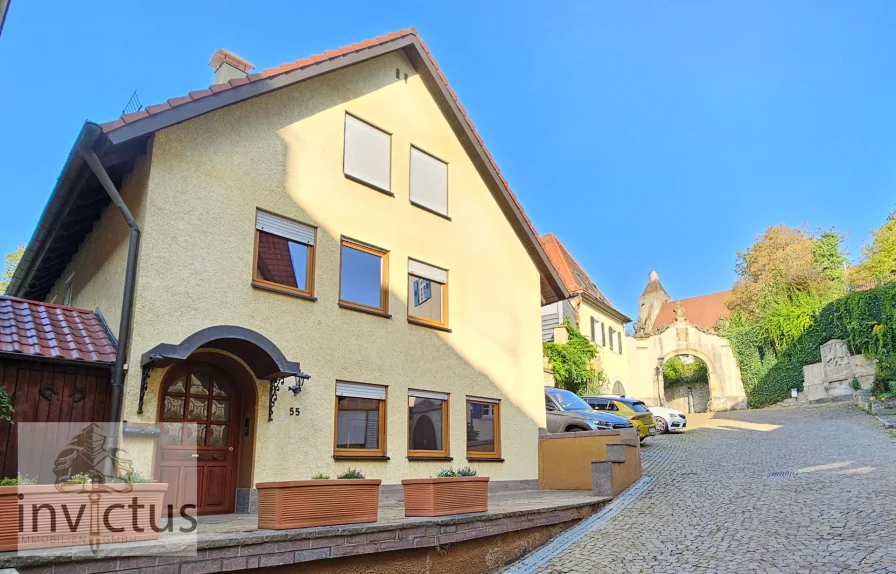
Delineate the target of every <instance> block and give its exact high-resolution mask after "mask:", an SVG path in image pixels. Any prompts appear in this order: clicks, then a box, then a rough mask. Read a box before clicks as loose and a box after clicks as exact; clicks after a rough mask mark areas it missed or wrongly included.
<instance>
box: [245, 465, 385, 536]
mask: <svg viewBox="0 0 896 574" xmlns="http://www.w3.org/2000/svg"><path fill="white" fill-rule="evenodd" d="M380 482H382V481H380V480H374V479H367V478H350V479H343V480H338V479H337V480H291V481H286V482H259V483H258V484H256V485H255V488H257V489H258V527H259V528H270V529H273V530H283V529H286V528H306V527H309V526H332V525H335V524H358V523H361V522H376V520H377V515H378V512H379V498H380Z"/></svg>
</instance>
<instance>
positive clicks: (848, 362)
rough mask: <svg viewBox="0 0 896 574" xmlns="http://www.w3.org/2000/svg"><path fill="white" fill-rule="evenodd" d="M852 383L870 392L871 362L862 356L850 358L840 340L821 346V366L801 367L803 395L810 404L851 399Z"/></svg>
mask: <svg viewBox="0 0 896 574" xmlns="http://www.w3.org/2000/svg"><path fill="white" fill-rule="evenodd" d="M853 379H856V380H858V381H859V385H860V386H861V388H863V389H870V388H871V384H872V383H873V381H874V362H873V361H871V360H870V359H868V358H867V357H865V356H864V355H851V354H850V352H849V346H848V345H847V344H846V341H844V340H842V339H831V340H830V341H828V342H827V343H825V344H824V345H822V346H821V362H820V363H815V364H812V365H806V366H804V367H803V391H804V392H805V394H806V396H807V398H808V399H809V401H810V402H819V401H827V400H844V399H849V398H851V397H852V394H853V388H852V384H853V383H852V381H853Z"/></svg>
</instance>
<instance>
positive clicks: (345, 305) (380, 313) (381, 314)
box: [339, 301, 392, 319]
mask: <svg viewBox="0 0 896 574" xmlns="http://www.w3.org/2000/svg"><path fill="white" fill-rule="evenodd" d="M339 306H340V307H341V308H343V309H348V310H349V311H358V312H359V313H367V314H368V315H374V316H376V317H383V318H384V319H391V318H392V314H391V313H386V312H385V311H379V310H376V309H368V308H366V307H360V306H358V305H352V304H351V303H345V302H343V301H340V302H339Z"/></svg>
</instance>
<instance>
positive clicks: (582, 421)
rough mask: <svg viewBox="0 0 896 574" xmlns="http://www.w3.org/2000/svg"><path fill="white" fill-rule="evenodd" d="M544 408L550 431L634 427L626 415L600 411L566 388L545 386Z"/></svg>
mask: <svg viewBox="0 0 896 574" xmlns="http://www.w3.org/2000/svg"><path fill="white" fill-rule="evenodd" d="M544 408H545V411H546V414H547V423H548V432H549V433H561V432H577V431H588V430H610V429H624V428H632V423H630V422H629V421H628V419H626V418H625V417H620V416H617V415H614V414H611V413H599V412H597V411H595V410H594V409H592V408H591V407H590V406H588V403H586V402H585V401H583V400H582V399H580V398H579V397H578V396H577V395H576V394H575V393H573V392H571V391H566V390H564V389H556V388H554V387H545V389H544Z"/></svg>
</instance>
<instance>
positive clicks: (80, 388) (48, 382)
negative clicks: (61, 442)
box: [0, 358, 110, 477]
mask: <svg viewBox="0 0 896 574" xmlns="http://www.w3.org/2000/svg"><path fill="white" fill-rule="evenodd" d="M109 375H110V370H109V368H108V367H101V368H91V367H81V366H75V365H67V364H62V363H56V364H54V363H41V362H33V361H20V360H9V359H3V358H0V386H2V387H3V388H4V389H6V391H7V392H8V393H9V396H10V401H11V402H12V404H13V405H14V406H15V415H14V417H13V419H14V420H15V422H17V423H19V422H102V421H106V420H108V411H109V390H110V384H109ZM31 448H32V449H40V445H31ZM17 453H18V444H17V433H16V425H10V424H9V423H8V422H6V421H0V469H2V477H14V476H15V475H16V472H17V468H16V460H17ZM32 455H39V453H35V452H33V453H32Z"/></svg>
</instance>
